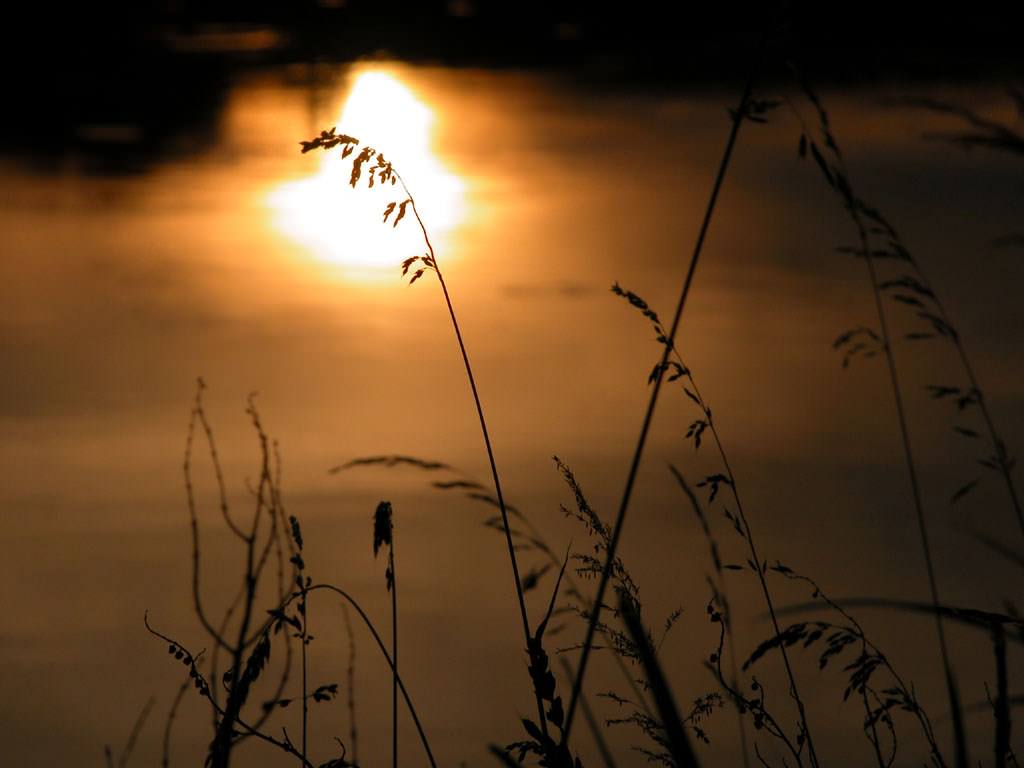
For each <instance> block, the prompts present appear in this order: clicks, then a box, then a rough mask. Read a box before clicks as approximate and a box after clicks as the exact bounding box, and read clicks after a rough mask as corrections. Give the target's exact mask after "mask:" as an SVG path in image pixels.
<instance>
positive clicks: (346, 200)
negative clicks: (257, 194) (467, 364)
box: [266, 68, 466, 280]
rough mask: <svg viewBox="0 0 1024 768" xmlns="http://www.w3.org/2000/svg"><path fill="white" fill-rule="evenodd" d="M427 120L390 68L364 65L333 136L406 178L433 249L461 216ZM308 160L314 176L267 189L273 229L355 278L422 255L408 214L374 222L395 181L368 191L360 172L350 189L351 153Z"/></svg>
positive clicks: (456, 188) (454, 185)
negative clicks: (314, 165) (380, 157)
mask: <svg viewBox="0 0 1024 768" xmlns="http://www.w3.org/2000/svg"><path fill="white" fill-rule="evenodd" d="M435 120H436V116H435V113H434V109H433V108H432V107H431V106H429V105H427V104H426V103H424V102H423V101H422V100H421V99H420V98H419V97H418V96H417V94H416V93H415V92H414V91H413V90H412V89H411V88H410V87H409V86H408V85H406V84H405V83H403V82H402V80H401V79H400V77H399V76H398V75H396V74H395V73H394V72H393V71H388V70H387V69H381V68H367V69H363V70H361V71H358V72H357V73H356V74H355V75H354V77H353V81H352V86H351V89H350V91H349V93H348V96H347V98H346V100H345V102H344V105H343V106H342V109H341V112H340V114H339V116H338V118H337V121H336V122H337V129H338V132H339V133H345V134H348V135H350V136H354V137H356V138H358V139H359V140H360V142H361V143H362V145H364V146H365V145H369V146H373V147H375V148H377V149H378V150H379V151H381V152H382V153H384V155H385V156H386V157H387V158H388V159H389V160H390V161H391V162H393V163H394V165H395V167H396V168H397V169H398V170H399V171H400V172H401V173H402V175H403V177H404V178H405V179H408V180H409V183H410V185H411V189H410V192H412V193H413V194H415V195H416V201H417V206H418V208H419V211H420V214H421V215H422V216H423V219H424V221H425V222H426V223H427V226H428V228H429V231H430V235H431V238H432V239H433V240H434V241H435V246H443V244H444V242H445V240H446V237H447V236H448V234H449V233H450V232H451V231H452V229H454V228H455V227H456V226H457V225H458V224H459V223H460V222H461V221H463V219H464V217H465V209H466V206H465V202H464V192H465V186H466V185H465V183H464V181H463V180H462V179H460V178H459V177H458V176H456V175H455V174H454V173H453V172H452V171H451V170H450V169H448V168H447V167H445V165H444V164H443V163H442V162H441V160H440V159H439V158H438V157H437V156H436V155H435V154H434V151H433V148H432V139H433V127H434V123H435ZM324 127H325V128H328V127H330V126H324ZM316 162H318V163H319V169H318V170H317V172H316V173H315V174H313V175H311V176H307V177H304V178H300V179H297V180H292V181H288V182H285V183H283V184H281V185H280V186H277V187H275V188H274V189H272V190H271V191H270V193H269V194H268V196H267V200H266V202H267V205H268V207H269V208H270V211H271V217H272V222H273V225H274V227H275V229H276V230H277V231H278V232H280V233H281V234H283V235H285V236H286V237H287V238H289V239H291V240H292V241H294V242H295V243H297V244H299V245H300V246H302V247H303V248H305V249H307V250H308V252H309V253H310V254H311V255H312V256H313V258H315V259H317V260H318V261H320V262H323V263H326V264H328V265H334V266H337V267H340V268H341V269H342V271H343V272H344V275H345V277H347V278H349V279H356V280H374V279H380V278H381V277H385V276H389V277H390V276H393V275H394V273H395V269H396V265H397V264H399V263H400V262H401V261H402V260H403V259H405V258H407V257H409V256H412V255H415V254H417V253H422V252H423V250H424V246H423V239H422V235H421V233H420V231H419V229H418V228H417V227H416V226H415V223H414V221H413V220H412V218H411V217H409V218H408V219H406V220H405V221H404V222H403V223H402V225H399V226H397V227H392V226H391V225H390V224H388V225H385V224H384V223H383V222H382V212H383V210H384V208H385V206H386V205H387V204H388V203H390V202H392V201H394V200H400V199H401V198H402V197H403V196H404V193H403V192H402V191H401V187H400V186H394V187H392V186H389V185H388V186H384V187H383V188H382V187H380V186H376V187H374V188H373V189H369V188H367V186H366V183H365V175H364V178H363V180H362V181H361V182H360V183H359V185H358V188H356V189H353V188H352V187H351V185H350V184H349V179H350V173H351V158H347V159H344V160H343V159H342V158H341V156H340V152H338V151H335V152H325V153H320V154H319V155H318V156H317V157H316Z"/></svg>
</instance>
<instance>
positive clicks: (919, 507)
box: [794, 79, 968, 768]
mask: <svg viewBox="0 0 1024 768" xmlns="http://www.w3.org/2000/svg"><path fill="white" fill-rule="evenodd" d="M801 86H802V87H803V90H804V93H805V94H806V95H807V97H808V99H809V100H810V102H811V104H812V105H813V106H814V109H815V111H816V113H817V116H818V130H819V132H820V134H821V136H822V137H823V140H824V144H825V147H826V151H828V152H829V153H830V154H829V159H828V160H826V159H825V157H824V156H823V155H822V154H821V150H820V149H819V148H818V147H817V145H816V144H815V143H813V142H812V143H811V144H810V149H811V153H812V156H813V157H814V159H815V161H816V162H817V164H818V166H819V168H820V170H821V172H822V174H823V176H824V177H825V180H826V182H827V183H828V185H829V186H830V187H831V188H832V189H833V190H834V191H835V192H836V194H837V195H838V196H839V197H840V199H841V200H842V204H843V207H844V209H845V210H846V212H847V213H848V214H849V216H850V219H851V221H852V222H853V224H854V227H855V228H856V230H857V242H858V247H859V251H858V255H859V256H860V257H861V258H863V260H864V264H865V268H866V271H867V275H868V280H869V282H870V285H871V293H872V297H873V299H874V305H875V313H876V316H877V319H878V328H879V335H880V343H881V349H882V353H883V356H884V358H885V363H886V368H887V371H888V375H889V384H890V388H891V391H892V397H893V404H894V406H895V410H896V421H897V425H898V427H899V436H900V442H901V444H902V449H903V457H904V462H905V464H906V470H907V477H908V479H909V481H910V492H911V498H912V500H913V505H914V515H915V519H916V521H917V528H918V534H919V538H920V542H921V551H922V554H923V556H924V564H925V573H926V575H927V580H928V590H929V593H930V597H931V601H932V605H933V607H934V608H935V612H934V616H935V630H936V634H937V636H938V642H939V652H940V655H941V657H942V667H943V673H944V676H945V681H946V689H947V693H948V696H949V704H950V710H951V716H952V719H953V731H954V734H953V735H954V747H955V755H956V765H957V766H958V768H966V766H967V765H968V757H967V739H966V735H965V732H964V725H963V719H962V712H961V708H960V696H959V693H958V691H957V686H956V679H955V677H954V674H953V667H952V663H951V661H950V656H949V647H948V643H947V641H946V631H945V626H944V624H943V620H942V613H941V612H940V611H939V610H938V609H939V606H940V605H941V604H942V600H941V599H940V596H939V588H938V583H937V579H936V575H935V563H934V558H933V555H932V546H931V541H930V537H929V531H928V521H927V518H926V516H925V512H924V502H923V500H922V495H921V486H920V482H919V480H918V476H917V463H916V461H915V459H914V452H913V448H912V445H911V439H910V429H909V428H908V426H907V417H906V409H905V407H904V403H903V391H902V389H901V387H900V380H899V373H898V371H897V368H896V358H895V356H894V354H893V349H892V336H891V333H890V330H889V320H888V316H887V314H886V311H885V303H884V301H883V299H882V287H881V281H880V280H879V276H878V270H877V268H876V266H875V256H874V254H873V252H872V249H871V243H870V237H869V231H868V230H869V226H868V224H867V222H866V219H871V220H872V221H875V222H877V223H883V222H884V219H881V217H880V216H879V215H878V214H877V212H875V211H874V210H873V209H872V208H870V207H869V206H868V205H867V204H865V203H864V201H863V200H861V199H860V198H859V197H857V196H856V194H855V193H854V191H853V187H852V186H851V184H850V181H849V178H850V177H849V173H848V171H847V168H846V162H845V160H844V159H843V157H842V154H841V153H840V151H839V147H838V144H837V143H836V141H835V136H834V134H833V133H832V129H831V126H830V124H829V120H828V114H827V112H826V111H825V108H824V106H823V105H822V103H821V101H820V99H819V98H818V96H817V94H816V93H815V92H814V91H813V90H812V89H811V87H810V86H809V85H808V84H807V83H806V82H805V81H803V80H802V79H801ZM794 111H796V110H795V109H794ZM797 115H798V117H799V112H798V111H797ZM800 120H801V123H803V120H802V118H800ZM808 135H810V131H808V130H807V128H806V127H804V133H803V136H804V137H806V136H808ZM806 141H807V139H806V138H804V139H803V141H802V142H801V150H802V151H804V147H805V146H806Z"/></svg>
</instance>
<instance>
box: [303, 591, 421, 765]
mask: <svg viewBox="0 0 1024 768" xmlns="http://www.w3.org/2000/svg"><path fill="white" fill-rule="evenodd" d="M320 590H327V591H329V592H334V593H335V594H337V595H338V596H340V597H341V598H342V599H344V600H345V601H346V602H347V603H348V604H349V605H351V606H352V607H353V608H354V609H355V611H356V613H358V614H359V618H361V619H362V620H363V624H365V625H366V628H367V629H368V630H370V634H371V635H372V636H373V639H374V640H375V641H376V642H377V647H378V648H380V652H381V655H383V656H384V660H385V661H386V662H387V663H388V666H389V667H390V668H391V671H392V673H393V674H394V678H395V681H396V682H397V683H398V690H400V691H401V692H402V698H403V699H405V705H406V707H408V708H409V714H410V715H411V716H412V721H413V723H414V724H415V726H416V732H417V733H418V734H419V736H420V741H421V742H422V743H423V750H424V751H425V752H426V754H427V760H428V761H429V762H430V765H431V768H437V762H436V761H435V760H434V753H433V752H431V750H430V742H429V741H428V740H427V734H426V733H425V732H424V731H423V725H422V724H421V723H420V718H419V715H417V714H416V707H414V706H413V703H412V699H411V698H410V697H409V692H408V691H407V690H406V689H405V683H403V682H402V677H401V675H399V674H398V668H397V667H396V666H395V662H394V660H393V659H392V658H391V654H389V653H388V649H387V647H386V646H385V645H384V641H383V640H381V637H380V634H378V632H377V629H376V627H374V626H373V622H371V621H370V617H369V616H367V615H366V612H365V611H364V610H363V609H362V608H361V607H360V605H359V603H357V602H356V601H355V600H354V599H353V598H352V596H351V595H349V594H348V592H346V591H345V590H343V589H341V588H340V587H336V586H334V585H333V584H313V585H311V586H310V587H309V589H308V590H307V591H308V592H317V591H320Z"/></svg>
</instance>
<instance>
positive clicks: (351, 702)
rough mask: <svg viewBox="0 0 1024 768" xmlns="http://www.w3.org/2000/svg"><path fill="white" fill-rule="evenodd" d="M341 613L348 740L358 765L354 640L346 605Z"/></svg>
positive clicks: (355, 762)
mask: <svg viewBox="0 0 1024 768" xmlns="http://www.w3.org/2000/svg"><path fill="white" fill-rule="evenodd" d="M341 610H342V613H343V614H344V616H345V634H346V635H348V668H347V670H346V673H345V674H346V678H347V680H348V685H347V689H348V719H349V726H348V734H349V735H348V738H349V745H350V746H351V747H352V762H353V763H354V764H355V765H358V764H359V729H358V728H357V727H356V638H355V635H354V634H353V633H352V620H351V618H350V617H349V615H348V604H347V603H342V604H341Z"/></svg>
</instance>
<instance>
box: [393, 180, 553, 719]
mask: <svg viewBox="0 0 1024 768" xmlns="http://www.w3.org/2000/svg"><path fill="white" fill-rule="evenodd" d="M395 176H396V177H397V178H398V181H399V183H400V184H401V185H402V189H404V190H405V193H406V195H408V198H409V201H410V205H411V207H412V212H413V215H414V216H415V217H416V222H417V223H418V224H419V226H420V231H421V232H422V233H423V240H424V242H425V243H426V246H427V250H428V251H429V253H430V260H431V262H432V264H433V267H434V272H435V273H436V274H437V281H438V283H440V285H441V292H442V293H443V294H444V302H445V305H446V306H447V307H448V316H449V317H450V318H451V321H452V328H453V329H454V330H455V338H456V340H457V341H458V343H459V352H461V353H462V362H463V364H464V365H465V368H466V378H468V379H469V388H470V390H471V391H472V393H473V403H474V405H475V406H476V413H477V416H478V417H479V419H480V431H481V433H482V434H483V438H484V447H485V448H486V449H487V461H488V463H489V464H490V467H491V478H492V479H493V481H494V494H495V496H496V498H497V500H498V509H499V510H500V511H501V522H502V526H503V527H504V529H505V543H506V544H507V545H508V557H509V562H510V563H511V564H512V577H513V580H514V581H515V589H516V598H517V600H518V602H519V615H520V618H521V620H522V624H523V639H524V641H525V643H526V645H525V646H524V647H529V644H530V619H529V617H528V615H527V612H526V598H525V596H524V595H523V584H522V579H521V578H520V576H519V562H518V560H517V558H516V548H515V544H514V543H513V542H512V528H511V526H510V525H509V521H508V508H507V506H506V504H505V496H504V494H503V493H502V490H501V479H500V477H499V476H498V465H497V462H496V461H495V459H494V450H493V449H492V447H491V436H490V432H489V431H488V429H487V420H486V419H485V418H484V409H483V405H482V404H481V402H480V394H479V392H478V391H477V387H476V378H475V377H474V376H473V366H472V365H471V364H470V362H469V353H468V352H467V351H466V344H465V342H464V341H463V339H462V329H461V328H460V327H459V321H458V318H457V317H456V316H455V307H454V306H453V305H452V299H451V295H450V294H449V293H448V285H447V283H445V280H444V275H443V274H442V272H441V265H440V264H439V263H438V261H437V255H436V254H435V253H434V246H433V244H432V243H431V242H430V235H429V234H428V233H427V227H426V225H425V224H424V223H423V219H422V218H421V217H420V212H419V209H418V208H417V207H416V198H414V197H413V196H412V193H411V192H409V187H408V186H407V185H406V183H405V179H403V178H402V176H401V174H399V173H398V172H397V171H395ZM534 697H535V698H536V701H537V717H538V718H539V721H540V727H541V731H542V732H543V734H544V735H545V736H547V733H548V727H547V717H546V716H545V714H544V702H543V701H542V700H541V697H540V693H538V692H537V691H536V690H534Z"/></svg>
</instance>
